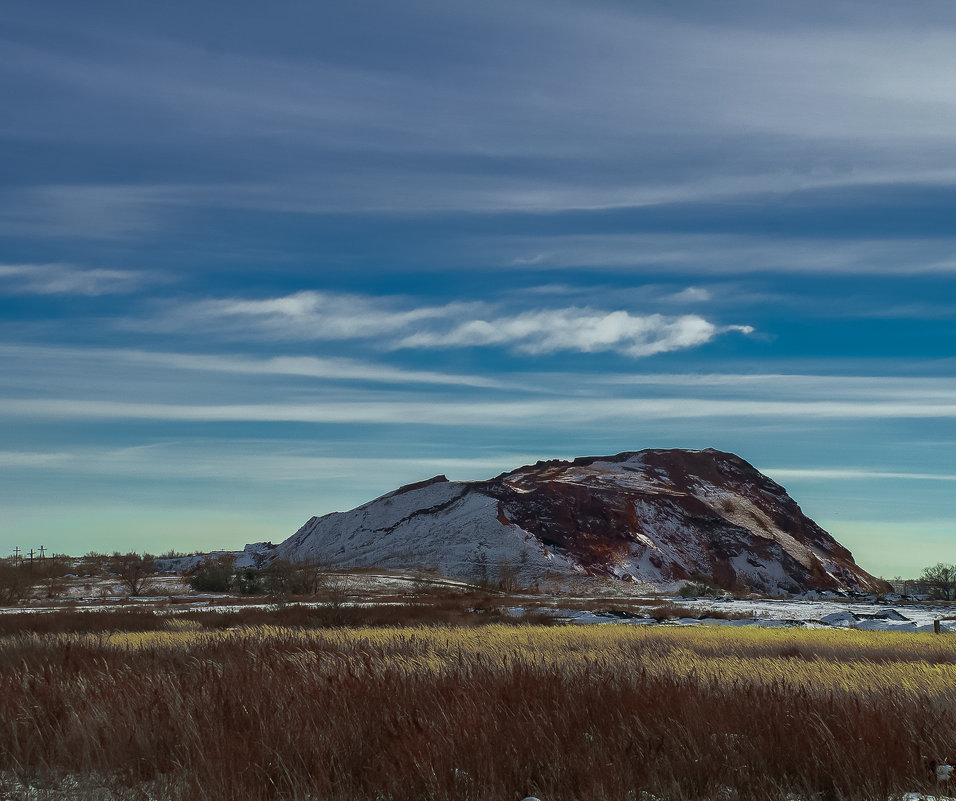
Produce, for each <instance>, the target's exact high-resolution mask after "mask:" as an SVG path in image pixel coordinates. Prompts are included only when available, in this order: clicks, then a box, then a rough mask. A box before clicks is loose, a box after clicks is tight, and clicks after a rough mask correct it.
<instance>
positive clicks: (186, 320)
mask: <svg viewBox="0 0 956 801" xmlns="http://www.w3.org/2000/svg"><path fill="white" fill-rule="evenodd" d="M403 302H404V304H405V305H404V306H403V305H402V303H403ZM126 324H127V325H132V326H134V327H138V328H145V329H154V330H156V329H158V330H163V331H167V332H168V331H187V330H202V331H207V332H215V333H218V334H220V335H223V336H226V337H239V338H248V337H250V335H252V336H256V337H260V338H267V339H285V340H297V341H309V340H366V341H372V342H374V343H375V344H377V345H378V346H379V347H380V348H382V349H384V350H401V349H438V348H456V347H504V348H508V349H509V350H511V351H513V352H515V353H522V354H532V355H533V354H543V353H555V352H559V351H563V352H577V353H596V352H616V353H620V354H622V355H625V356H630V357H634V358H638V357H643V356H651V355H654V354H657V353H665V352H668V351H674V350H681V349H684V348H692V347H697V346H700V345H704V344H706V343H708V342H711V341H712V340H713V339H715V338H716V337H717V336H719V335H721V334H724V333H728V332H737V333H742V334H751V333H753V330H754V329H753V328H752V327H751V326H748V325H718V324H716V323H714V322H711V321H709V320H707V319H705V318H704V317H701V316H700V315H696V314H687V315H680V316H667V315H662V314H632V313H631V312H629V311H626V310H622V309H616V310H603V309H594V308H590V307H577V306H570V307H565V308H557V309H534V310H529V311H517V312H515V311H510V310H507V309H504V308H500V307H499V306H496V305H494V304H488V303H467V302H455V303H448V304H444V305H435V306H432V305H424V306H414V305H409V304H408V302H407V300H405V299H396V298H383V297H374V296H363V295H347V294H338V293H328V292H315V291H304V292H297V293H294V294H292V295H286V296H282V297H275V298H266V299H257V300H245V299H236V298H231V299H215V300H204V301H198V302H195V303H191V304H187V305H184V306H180V307H178V308H175V309H169V310H167V311H166V312H165V313H164V314H162V315H160V316H159V317H157V318H154V319H152V320H147V321H137V322H131V321H127V322H126Z"/></svg>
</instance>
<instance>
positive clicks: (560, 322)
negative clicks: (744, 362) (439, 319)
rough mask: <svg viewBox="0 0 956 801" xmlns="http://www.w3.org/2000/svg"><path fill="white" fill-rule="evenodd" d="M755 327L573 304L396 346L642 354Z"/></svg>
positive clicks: (466, 325) (428, 334)
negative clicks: (500, 346) (721, 324)
mask: <svg viewBox="0 0 956 801" xmlns="http://www.w3.org/2000/svg"><path fill="white" fill-rule="evenodd" d="M753 330H754V329H753V328H752V327H751V326H747V325H731V326H723V327H721V326H717V325H715V324H714V323H711V322H709V321H708V320H705V319H704V318H703V317H700V316H698V315H696V314H686V315H682V316H679V317H667V316H664V315H661V314H649V315H632V314H630V313H629V312H626V311H610V312H606V311H597V310H593V309H588V308H575V307H571V308H565V309H551V310H545V311H533V312H524V313H521V314H516V315H513V316H500V317H492V318H490V319H474V320H467V321H465V322H462V323H460V324H457V325H455V326H453V327H452V328H450V329H448V330H446V331H422V332H417V333H415V334H411V335H410V336H407V337H405V338H404V339H401V340H399V341H398V342H397V343H395V345H394V347H395V348H449V347H467V346H487V345H503V346H506V347H510V348H512V349H513V350H515V351H517V352H519V353H527V354H540V353H555V352H558V351H576V352H579V353H596V352H601V351H614V352H616V353H620V354H622V355H624V356H632V357H635V358H638V357H641V356H653V355H654V354H657V353H666V352H668V351H674V350H682V349H684V348H693V347H697V346H699V345H705V344H707V343H708V342H710V341H711V340H713V339H714V338H715V337H717V336H718V335H719V334H722V333H726V332H729V331H737V332H740V333H743V334H750V333H753Z"/></svg>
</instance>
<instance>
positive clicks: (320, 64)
mask: <svg viewBox="0 0 956 801" xmlns="http://www.w3.org/2000/svg"><path fill="white" fill-rule="evenodd" d="M953 75H956V6H954V5H953V4H952V3H950V2H943V1H942V0H937V1H936V2H932V1H930V2H926V3H920V4H917V5H913V4H905V5H903V4H899V3H897V2H888V1H886V0H872V1H869V0H868V2H865V3H864V2H844V1H842V0H826V2H820V1H817V0H809V1H808V2H804V3H799V4H780V3H766V2H763V1H762V0H752V1H751V0H727V1H726V2H721V3H719V4H715V3H712V2H695V0H689V1H688V2H682V3H673V4H672V3H658V2H651V1H650V0H645V1H641V0H638V1H637V2H610V1H604V0H588V2H576V3H574V2H565V1H564V0H547V2H545V1H544V0H540V1H539V0H517V2H516V1H515V0H509V1H508V2H501V0H486V1H485V2H481V3H474V2H459V1H458V0H436V2H418V1H417V0H409V1H408V2H398V3H396V2H385V1H383V2H372V1H371V0H351V1H350V2H344V1H343V2H338V1H337V0H330V1H329V2H321V3H311V2H305V0H276V2H273V3H270V4H269V6H268V9H266V7H265V6H263V5H262V4H261V3H251V2H245V1H244V0H234V2H229V3H225V2H215V3H214V2H209V0H191V2H189V3H185V2H180V1H179V0H170V1H169V2H164V3H161V4H159V3H147V2H139V1H138V0H129V2H123V3H119V2H99V1H98V0H90V2H84V3H75V2H67V1H66V0H63V1H58V0H51V1H50V2H44V1H43V0H41V1H40V2H36V3H18V2H11V1H10V0H0V103H2V109H3V112H2V114H0V153H2V156H0V555H7V554H9V553H12V552H13V550H14V548H16V547H19V548H20V549H23V550H29V549H30V548H38V547H39V546H40V545H43V546H44V547H45V549H46V550H47V552H51V551H56V552H65V553H70V554H74V555H79V554H83V553H86V552H88V551H90V550H96V551H112V550H114V549H119V550H139V551H142V550H149V551H152V552H164V551H167V550H180V551H194V550H200V551H205V550H209V549H214V548H241V547H242V546H243V545H244V544H245V543H247V542H254V541H260V540H271V541H273V542H279V541H281V540H283V539H285V538H286V537H288V536H289V535H291V534H292V533H293V532H294V531H295V530H296V529H297V528H298V527H299V526H300V525H301V524H302V523H304V522H305V521H306V520H307V519H308V518H309V517H311V516H312V515H319V514H325V513H327V512H332V511H337V510H345V509H349V508H352V507H354V506H356V505H358V504H360V503H362V502H365V501H367V500H370V499H371V498H374V497H376V496H378V495H380V494H383V493H385V492H387V491H390V490H391V489H394V488H395V487H397V486H399V485H401V484H406V483H410V482H412V481H417V480H421V479H424V478H427V477H430V476H433V475H436V474H440V473H441V474H446V475H447V476H448V477H449V478H451V479H453V480H454V479H462V480H466V479H481V478H487V477H490V476H493V475H496V474H498V473H501V472H503V471H506V470H510V469H513V468H516V467H518V466H520V465H523V464H527V463H530V462H534V461H537V460H538V459H548V458H571V457H575V456H584V455H604V454H613V453H618V452H621V451H633V450H639V449H642V448H650V447H654V448H661V447H686V448H707V447H713V448H718V449H721V450H726V451H731V452H734V453H736V454H738V455H740V456H741V457H743V458H744V459H746V460H747V461H749V462H751V463H752V464H753V465H754V466H756V467H757V468H758V469H760V470H762V471H764V472H766V473H767V474H768V475H770V476H771V477H773V478H774V479H776V480H777V481H779V482H780V483H781V484H783V485H784V486H785V487H786V488H787V489H788V491H789V492H790V494H791V495H792V496H793V497H794V498H795V499H796V500H797V502H798V503H800V505H801V507H802V508H803V510H804V511H805V512H806V513H807V514H808V515H809V516H810V517H812V518H814V519H815V520H816V521H817V522H819V523H820V524H821V525H823V526H824V527H825V528H827V530H829V531H830V532H831V533H832V534H833V535H834V536H835V537H836V538H837V539H838V540H839V541H840V542H842V543H843V544H845V545H846V546H847V547H849V548H850V549H851V551H852V552H853V553H854V556H855V557H856V559H857V561H858V563H859V564H860V565H861V566H862V567H864V568H865V569H867V570H869V571H870V572H873V573H875V574H877V575H884V576H886V577H892V576H896V575H903V576H913V575H916V574H918V573H919V571H920V569H921V568H922V567H924V566H926V565H931V564H935V563H936V562H939V561H945V562H956V508H954V501H953V499H954V490H956V464H954V460H953V457H952V454H953V451H954V446H956V354H954V347H953V345H954V341H956V339H954V335H956V291H954V282H953V279H954V277H956V276H954V273H956V224H954V223H956V82H954V81H953V79H952V76H953Z"/></svg>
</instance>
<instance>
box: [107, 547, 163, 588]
mask: <svg viewBox="0 0 956 801" xmlns="http://www.w3.org/2000/svg"><path fill="white" fill-rule="evenodd" d="M153 567H154V558H153V556H152V555H151V554H138V553H134V552H132V551H130V552H129V553H123V554H121V553H119V552H118V551H117V552H115V553H114V554H113V556H112V558H111V559H110V563H109V571H110V573H112V574H114V575H115V576H116V577H117V578H118V579H119V580H120V582H121V583H122V584H123V587H124V588H125V589H126V590H127V591H128V592H129V594H130V595H143V594H145V593H146V592H147V591H148V590H150V589H152V588H153V587H154V586H155V582H156V576H155V574H154V573H153Z"/></svg>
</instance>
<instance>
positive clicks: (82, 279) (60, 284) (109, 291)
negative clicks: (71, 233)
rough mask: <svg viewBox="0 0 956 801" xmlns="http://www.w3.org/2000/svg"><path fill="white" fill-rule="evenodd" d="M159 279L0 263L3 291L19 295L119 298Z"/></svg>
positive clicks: (64, 266) (118, 272) (141, 274)
mask: <svg viewBox="0 0 956 801" xmlns="http://www.w3.org/2000/svg"><path fill="white" fill-rule="evenodd" d="M154 280H155V276H153V275H152V274H150V273H147V272H145V271H132V270H100V269H83V268H80V267H74V266H73V265H70V264H0V292H2V293H5V294H18V295H87V296H97V295H118V294H126V293H130V292H135V291H137V290H139V289H141V288H142V287H143V286H145V285H146V284H148V283H150V282H152V281H154Z"/></svg>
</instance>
